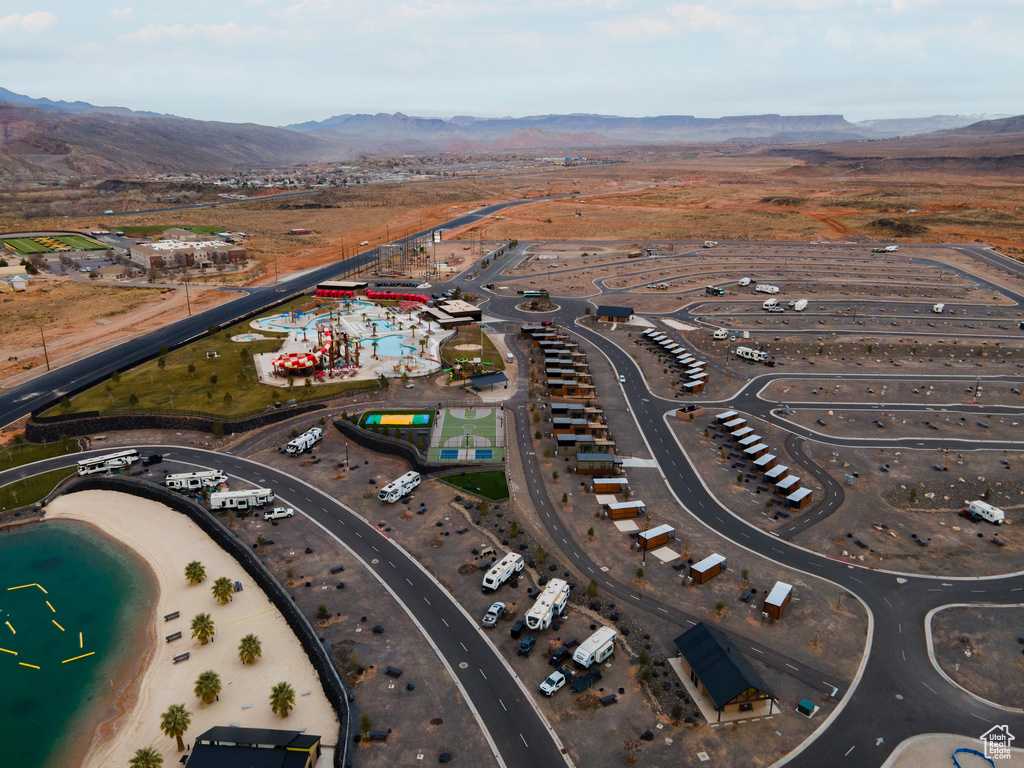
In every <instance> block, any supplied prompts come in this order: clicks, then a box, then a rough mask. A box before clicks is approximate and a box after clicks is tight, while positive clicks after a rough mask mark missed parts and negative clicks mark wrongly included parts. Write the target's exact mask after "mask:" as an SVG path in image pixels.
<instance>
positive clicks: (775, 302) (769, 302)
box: [761, 299, 779, 309]
mask: <svg viewBox="0 0 1024 768" xmlns="http://www.w3.org/2000/svg"><path fill="white" fill-rule="evenodd" d="M777 306H779V300H778V299H768V300H766V301H765V303H764V304H762V305H761V309H771V308H772V307H777Z"/></svg>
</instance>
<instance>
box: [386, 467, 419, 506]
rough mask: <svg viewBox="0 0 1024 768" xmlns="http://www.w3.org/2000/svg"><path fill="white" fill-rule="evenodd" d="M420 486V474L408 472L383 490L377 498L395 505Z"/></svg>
mask: <svg viewBox="0 0 1024 768" xmlns="http://www.w3.org/2000/svg"><path fill="white" fill-rule="evenodd" d="M419 484H420V473H419V472H406V473H405V474H404V475H402V476H401V477H400V478H398V479H397V480H394V481H392V482H390V483H388V484H387V485H385V486H384V487H383V488H381V489H380V493H378V494H377V498H378V499H380V500H381V501H386V502H388V503H389V504H394V503H395V502H396V501H398V500H399V499H400V498H402V497H403V496H405V495H406V494H408V493H411V492H412V489H413V488H415V487H416V486H417V485H419Z"/></svg>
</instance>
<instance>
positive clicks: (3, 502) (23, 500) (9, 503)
mask: <svg viewBox="0 0 1024 768" xmlns="http://www.w3.org/2000/svg"><path fill="white" fill-rule="evenodd" d="M76 471H77V470H76V469H75V468H74V467H62V468H60V469H53V470H50V471H49V472H43V473H41V474H38V475H32V476H31V477H26V478H23V479H21V480H16V481H15V482H13V483H8V484H7V485H5V486H3V487H0V512H6V511H7V510H9V509H17V508H18V507H28V506H30V505H32V504H35V503H36V502H37V501H41V500H42V499H43V498H45V497H46V494H48V493H49V492H50V491H52V490H53V489H54V488H56V487H57V483H59V482H60V481H61V480H63V479H64V478H65V477H69V476H71V475H73V474H75V473H76ZM0 522H6V521H0Z"/></svg>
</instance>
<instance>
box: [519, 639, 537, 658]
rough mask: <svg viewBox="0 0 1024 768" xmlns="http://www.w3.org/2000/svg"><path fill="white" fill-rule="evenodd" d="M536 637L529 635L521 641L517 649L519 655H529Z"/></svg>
mask: <svg viewBox="0 0 1024 768" xmlns="http://www.w3.org/2000/svg"><path fill="white" fill-rule="evenodd" d="M534 642H535V641H534V639H533V637H532V636H530V635H527V636H526V637H524V638H523V639H522V640H521V641H520V642H519V650H518V651H516V655H517V656H529V655H530V651H532V650H533V645H534Z"/></svg>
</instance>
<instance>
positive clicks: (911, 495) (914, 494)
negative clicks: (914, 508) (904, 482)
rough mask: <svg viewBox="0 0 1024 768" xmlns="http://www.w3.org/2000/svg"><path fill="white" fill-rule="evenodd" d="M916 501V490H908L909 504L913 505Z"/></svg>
mask: <svg viewBox="0 0 1024 768" xmlns="http://www.w3.org/2000/svg"><path fill="white" fill-rule="evenodd" d="M915 501H917V488H911V489H910V503H911V504H913V503H914V502H915Z"/></svg>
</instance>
